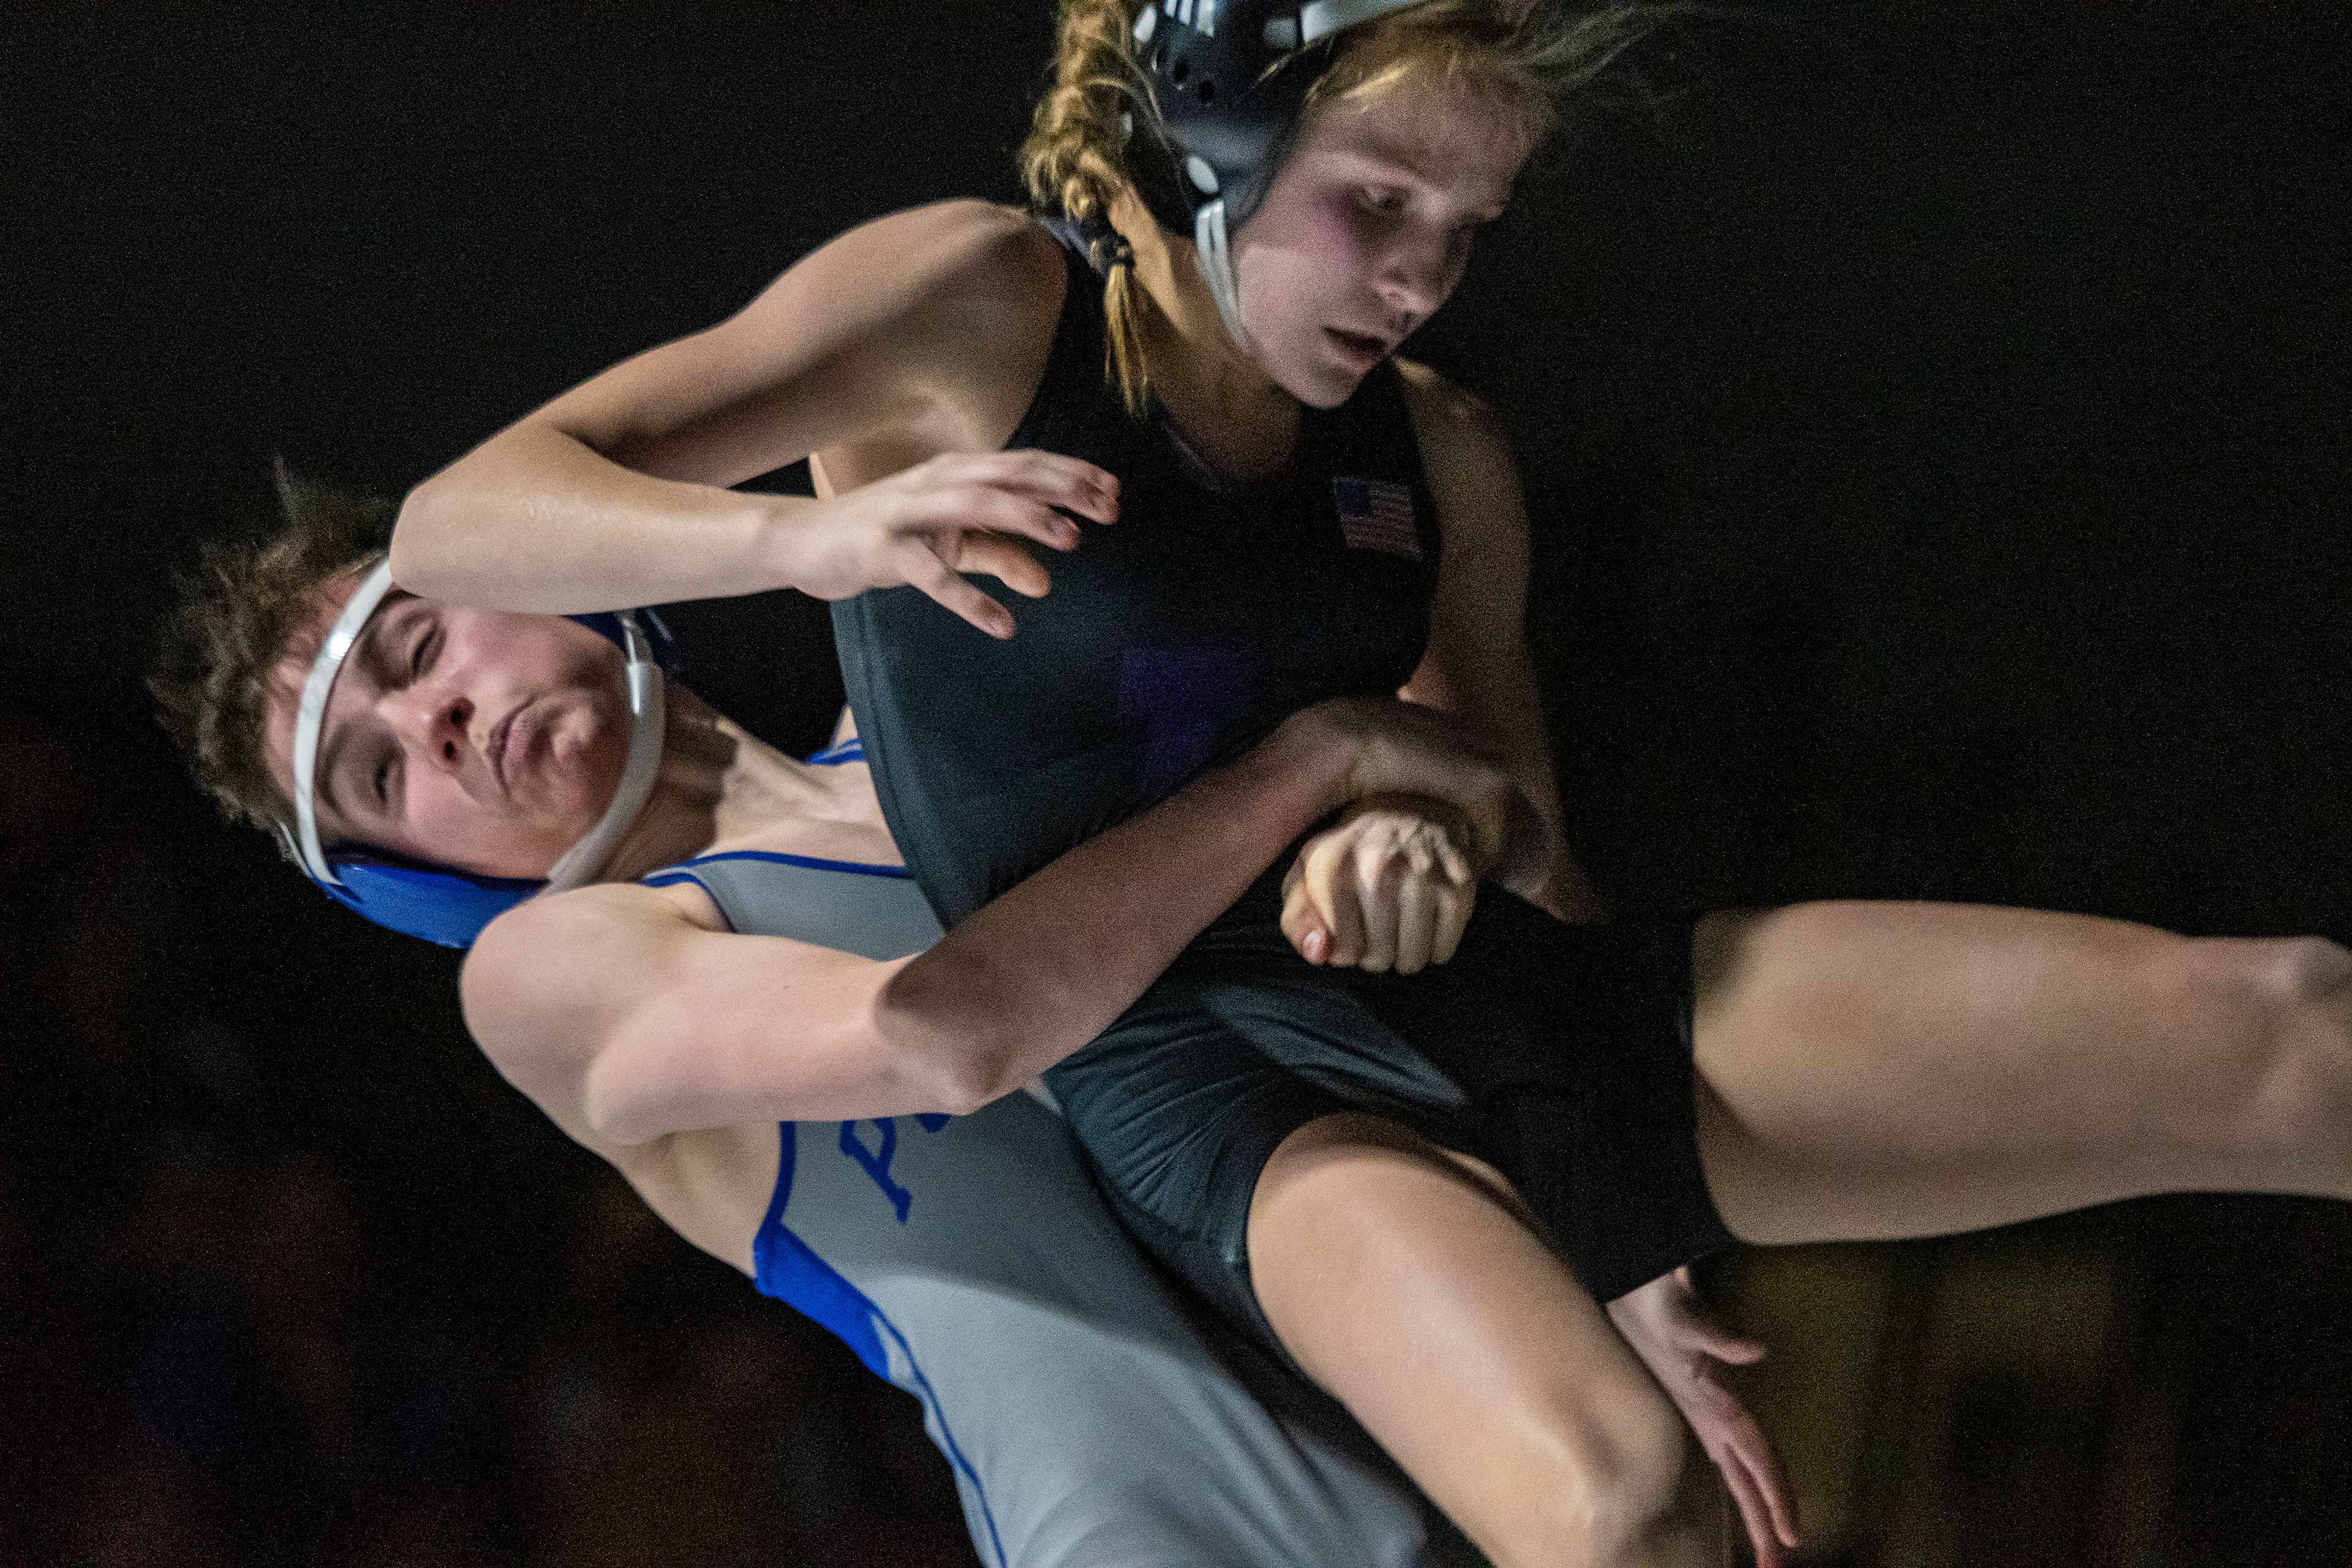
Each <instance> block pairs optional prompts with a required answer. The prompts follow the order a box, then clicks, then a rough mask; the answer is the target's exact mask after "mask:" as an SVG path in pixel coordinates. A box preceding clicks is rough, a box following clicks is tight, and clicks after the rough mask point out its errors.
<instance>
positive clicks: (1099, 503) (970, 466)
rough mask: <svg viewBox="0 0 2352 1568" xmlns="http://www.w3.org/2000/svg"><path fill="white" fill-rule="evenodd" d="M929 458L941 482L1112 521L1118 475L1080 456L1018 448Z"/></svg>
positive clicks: (1090, 518)
mask: <svg viewBox="0 0 2352 1568" xmlns="http://www.w3.org/2000/svg"><path fill="white" fill-rule="evenodd" d="M932 460H933V462H934V463H936V464H937V465H938V467H939V472H938V475H937V477H938V479H940V480H941V481H942V482H947V483H953V484H959V485H982V486H986V487H987V488H989V489H995V490H1001V491H1004V492H1007V493H1010V494H1013V495H1017V496H1021V497H1024V498H1025V499H1026V500H1031V501H1034V502H1037V503H1040V504H1042V505H1044V506H1046V507H1061V508H1064V509H1065V510H1069V511H1073V512H1076V514H1077V515H1078V516H1080V517H1083V518H1087V519H1088V520H1089V521H1095V522H1116V521H1118V476H1117V475H1115V474H1113V473H1111V472H1110V471H1109V470H1108V469H1106V468H1097V467H1096V466H1095V465H1094V464H1092V463H1089V462H1086V461H1084V460H1083V459H1081V458H1068V457H1064V456H1063V455H1062V454H1060V453H1058V452H1041V451H1037V450H1034V449H1033V448H1023V449H1021V450H1017V451H1011V452H969V453H950V454H948V455H945V456H943V457H940V458H934V459H932Z"/></svg>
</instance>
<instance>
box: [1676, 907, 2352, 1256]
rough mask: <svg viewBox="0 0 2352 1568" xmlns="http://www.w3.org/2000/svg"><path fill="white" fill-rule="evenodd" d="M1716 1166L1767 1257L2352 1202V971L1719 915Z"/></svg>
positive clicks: (2047, 931) (2274, 949)
mask: <svg viewBox="0 0 2352 1568" xmlns="http://www.w3.org/2000/svg"><path fill="white" fill-rule="evenodd" d="M1696 970H1697V989H1698V999H1697V1009H1696V1030H1695V1033H1696V1050H1697V1060H1698V1070H1699V1079H1700V1083H1699V1091H1698V1127H1699V1149H1700V1156H1701V1159H1702V1161H1703V1162H1704V1163H1705V1166H1706V1175H1707V1181H1708V1184H1709V1185H1710V1186H1711V1187H1712V1188H1713V1189H1714V1192H1715V1195H1716V1201H1717V1204H1718V1205H1719V1206H1720V1207H1721V1209H1722V1211H1723V1215H1724V1219H1725V1222H1726V1223H1727V1224H1728V1225H1729V1226H1730V1227H1731V1229H1732V1231H1733V1232H1734V1233H1735V1234H1737V1235H1738V1236H1739V1237H1743V1238H1745V1239H1748V1240H1751V1241H1758V1242H1797V1241H1816V1240H1832V1239H1852V1238H1863V1237H1907V1236H1929V1235H1938V1234H1943V1233H1948V1232H1953V1231H1961V1230H1973V1229H1978V1228H1981V1227H1983V1226H1993V1225H2002V1224H2007V1223H2010V1222H2011V1221H2015V1220H2021V1219H2026V1218H2031V1217H2032V1216H2035V1215H2045V1214H2053V1213H2058V1212H2060V1211H2063V1210H2066V1209H2074V1208H2081V1207H2084V1206H2086V1205H2092V1204H2099V1203H2105V1202H2109V1201H2112V1200H2114V1199H2117V1198H2126V1197H2133V1196H2137V1195H2141V1194H2148V1193H2159V1192H2187V1191H2206V1190H2219V1191H2237V1192H2273V1193H2302V1194H2317V1195H2323V1196H2335V1197H2352V953H2347V952H2346V951H2345V950H2344V949H2343V948H2340V947H2338V946H2336V944H2334V943H2332V942H2324V941H2320V940H2318V939H2315V938H2305V939H2282V940H2268V941H2263V940H2238V939H2191V938H2188V937H2180V936H2174V935H2172V934H2170V933H2168V932H2165V931H2156V930H2153V929H2151V928H2149V927H2147V926H2137V925H2131V924H2127V923H2125V922H2123V921H2105V920H2095V919H2091V918H2089V917H2086V916H2081V915H2065V914H2052V913H2047V912H2043V911H2037V910H2004V909H1991V908H1985V907H1980V906H1971V905H1956V904H1901V903H1822V904H1802V905H1797V906H1794V907H1792V908H1789V909H1784V910H1769V911H1767V912H1763V913H1758V914H1742V915H1717V916H1710V917H1709V918H1708V919H1707V920H1706V921H1703V922H1702V923H1701V925H1700V927H1699V933H1698V937H1697V945H1696Z"/></svg>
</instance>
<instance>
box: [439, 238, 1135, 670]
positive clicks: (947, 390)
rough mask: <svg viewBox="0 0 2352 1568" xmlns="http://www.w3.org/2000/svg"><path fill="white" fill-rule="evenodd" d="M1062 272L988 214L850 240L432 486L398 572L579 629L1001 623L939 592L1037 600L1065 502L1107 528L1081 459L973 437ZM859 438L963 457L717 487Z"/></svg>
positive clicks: (1059, 537) (1032, 336) (908, 451)
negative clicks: (914, 593)
mask: <svg viewBox="0 0 2352 1568" xmlns="http://www.w3.org/2000/svg"><path fill="white" fill-rule="evenodd" d="M1061 267H1062V264H1061V262H1060V260H1059V258H1058V256H1057V255H1055V254H1053V253H1052V247H1051V242H1050V241H1047V240H1045V239H1044V238H1042V237H1040V236H1039V234H1038V232H1037V231H1036V229H1035V228H1034V226H1033V225H1031V224H1029V223H1028V222H1027V221H1026V220H1025V219H1024V218H1022V217H1021V216H1019V215H1018V214H1015V213H1013V212H1011V211H1009V210H1008V209H1004V208H1000V207H995V206H991V205H987V204H984V203H980V202H950V203H942V204H940V205H934V206H929V207H921V208H917V209H915V210H913V211H910V212H904V213H898V214H895V215H893V216H889V217H886V218H882V219H879V220H877V222H874V223H871V224H867V225H866V226H863V227H860V228H857V229H855V230H852V231H851V232H850V233H848V234H846V235H844V236H843V237H840V238H839V239H836V240H835V241H833V242H832V243H831V244H829V245H826V246H824V247H822V248H820V249H819V250H817V251H816V252H814V254H812V255H811V256H809V257H807V258H805V259H803V260H802V261H801V262H799V263H798V264H796V265H795V266H793V268H791V269H790V270H788V271H786V272H785V273H784V274H783V276H782V277H781V278H780V279H777V280H776V281H775V282H774V283H773V284H772V285H771V286H770V287H769V288H768V289H766V290H765V291H764V292H763V293H761V296H760V297H759V298H758V299H757V300H753V301H752V302H751V304H750V305H749V306H747V307H746V308H745V309H744V310H742V311H740V313H738V314H737V315H735V316H734V317H732V318H730V320H728V321H722V322H720V323H719V325H717V326H714V327H711V328H709V330H707V331H701V332H697V333H695V334H693V335H691V336H689V337H686V338H681V339H679V340H678V341H677V342H672V343H667V344H664V345H663V346H661V347H659V348H656V349H652V350H649V351H647V352H646V353H642V354H639V355H637V356H636V357H635V358H634V359H631V360H628V361H626V362H625V363H621V364H618V365H615V366H614V367H613V368H612V369H610V370H608V371H605V372H604V373H603V374H600V375H597V376H595V377H593V378H592V379H591V380H589V381H587V382H585V383H583V384H581V385H579V386H577V387H574V388H573V389H572V391H570V392H567V393H565V394H564V395H562V396H561V397H558V398H557V399H555V400H554V401H553V402H552V403H550V404H549V405H546V406H545V407H543V408H541V409H539V410H538V411H536V412H534V413H532V414H530V415H528V416H525V417H523V418H522V419H521V420H520V421H518V422H517V423H516V424H514V425H513V426H509V427H508V428H507V429H506V430H504V431H501V432H500V433H499V434H498V435H497V436H494V437H491V438H490V439H489V440H488V441H486V442H484V443H483V444H482V445H481V446H480V447H477V448H476V449H475V450H474V451H472V452H470V453H468V454H467V456H465V457H464V458H459V459H458V460H457V462H455V463H453V464H451V465H450V466H449V467H448V468H446V469H444V470H443V471H442V472H441V473H439V474H437V475H436V476H435V477H434V478H433V479H429V480H427V481H425V483H424V484H423V485H421V486H419V487H418V488H417V489H415V491H414V492H412V493H411V494H410V496H409V498H408V500H407V502H406V504H405V505H404V507H403V508H402V510H401V517H400V522H399V525H398V527H397V528H396V530H395V531H394V536H393V544H392V559H393V570H394V575H395V576H397V577H398V578H399V580H400V582H401V584H403V585H404V586H405V587H408V588H410V589H413V590H415V591H416V592H419V593H424V594H429V595H436V596H438V597H442V598H447V599H452V600H456V601H459V602H463V603H469V604H480V605H496V606H499V607H501V608H506V609H514V610H532V611H546V612H551V613H565V614H570V613H579V612H583V611H589V610H599V609H612V608H617V607H622V606H627V605H644V604H656V603H661V602H666V601H669V600H676V599H691V598H705V597H712V596H717V595H730V594H742V593H752V592H758V591H761V590H765V589H771V588H780V587H793V588H800V589H803V590H804V591H806V592H809V593H813V594H816V595H820V596H823V597H827V598H838V597H842V596H845V595H848V594H853V593H856V592H858V591H860V590H862V589H864V588H866V587H868V586H876V585H883V584H887V583H891V582H911V583H914V584H915V585H917V586H919V587H923V588H925V589H926V591H935V590H936V591H937V592H938V593H939V595H940V596H942V598H943V602H947V603H949V605H950V608H954V609H957V610H958V611H959V613H965V614H968V615H970V616H977V617H979V618H980V619H982V620H983V621H986V620H990V619H992V616H991V612H990V610H989V609H988V608H986V607H984V606H983V605H981V604H978V603H976V602H975V601H977V600H978V599H979V598H980V595H978V593H977V590H973V589H971V588H970V585H969V584H961V581H960V580H957V581H956V582H954V583H952V584H950V583H949V582H947V581H944V580H943V579H944V578H948V577H952V574H954V573H955V572H959V571H982V572H991V573H993V574H996V575H998V576H1000V577H1003V579H1004V580H1005V581H1006V582H1007V583H1009V584H1013V586H1014V587H1016V588H1019V589H1021V590H1022V591H1024V592H1033V593H1034V592H1041V591H1042V590H1043V587H1044V577H1043V574H1042V572H1040V571H1039V570H1038V569H1037V568H1036V566H1035V564H1034V561H1032V560H1031V559H1030V557H1029V556H1028V555H1027V553H1026V552H1024V551H1023V550H1022V549H1021V548H1020V547H1019V546H1018V545H1017V544H1015V543H1013V538H1028V539H1032V540H1035V541H1036V542H1041V543H1045V544H1049V545H1055V546H1064V547H1066V545H1067V544H1068V543H1069V542H1074V541H1075V538H1076V535H1075V531H1073V530H1071V529H1070V527H1069V525H1068V524H1067V523H1066V521H1063V520H1061V519H1060V518H1057V517H1056V516H1055V514H1054V512H1053V510H1051V509H1052V508H1054V507H1056V506H1062V507H1067V508H1068V509H1069V510H1073V511H1075V512H1077V513H1078V514H1079V515H1082V516H1088V517H1093V518H1095V519H1096V520H1097V521H1109V517H1110V515H1113V513H1114V512H1115V507H1114V508H1112V509H1111V510H1105V508H1104V506H1103V504H1102V496H1101V494H1100V493H1099V490H1100V487H1099V485H1098V484H1097V482H1096V480H1095V479H1093V478H1089V476H1094V475H1097V474H1098V470H1095V469H1093V468H1091V466H1090V465H1086V464H1080V463H1076V462H1074V461H1072V460H1070V459H1067V458H1045V457H1044V456H1043V455H1035V454H1005V453H998V452H992V451H986V450H985V448H986V447H990V446H992V445H993V444H994V443H995V441H1000V440H1001V439H1002V437H1003V432H991V431H986V430H982V429H981V428H979V426H981V425H984V424H986V423H987V415H988V410H989V407H990V393H991V391H992V389H993V388H994V387H996V386H997V385H998V384H999V383H1007V384H1025V383H1023V382H1022V380H1021V378H1022V376H1023V375H1024V370H1025V369H1026V368H1027V367H1024V366H1023V365H1021V364H1018V363H1010V362H1013V361H1018V360H1020V359H1021V357H1022V354H1023V353H1024V352H1034V355H1035V356H1036V358H1037V359H1038V361H1039V363H1040V365H1042V363H1043V356H1044V354H1045V349H1046V345H1047V342H1048V341H1049V338H1050V332H1051V326H1052V320H1053V312H1054V310H1055V306H1056V305H1057V303H1058V299H1059V279H1060V277H1061ZM1007 344H1013V345H1026V347H1025V348H1024V347H1015V348H1014V349H1013V350H1012V351H1011V352H1009V353H1008V350H1007V347H1006V345H1007ZM1029 379H1034V376H1031V377H1029ZM1015 417H1017V410H1016V411H1015ZM846 441H864V442H869V443H881V444H885V445H887V447H889V448H890V449H891V450H892V451H893V452H894V453H902V454H903V455H904V456H905V458H906V459H907V462H908V465H910V466H916V467H918V468H919V467H920V466H922V464H923V460H924V459H926V458H936V457H940V456H941V455H943V454H964V456H962V457H961V458H960V459H957V460H948V461H946V462H945V466H944V468H940V470H939V471H936V472H931V473H929V474H928V475H927V476H924V478H925V480H926V482H924V483H919V484H917V483H912V482H911V480H910V482H909V484H907V485H901V486H900V487H899V489H898V490H897V491H885V492H884V493H883V494H882V495H880V496H879V497H876V496H866V497H865V498H864V499H863V500H856V499H854V498H851V497H844V498H840V500H835V501H819V500H809V499H806V498H803V497H798V496H770V495H753V494H747V493H743V492H739V491H734V490H731V489H727V488H726V487H728V486H730V485H735V484H740V483H741V482H742V481H743V480H745V479H751V478H754V477H756V476H758V475H760V474H762V473H766V472H768V471H770V470H772V469H774V468H781V467H782V466H784V465H786V464H788V463H793V462H797V461H799V460H800V459H801V458H805V457H807V456H809V455H810V454H811V453H813V452H816V451H819V450H821V449H823V448H825V447H830V446H833V445H835V444H837V443H841V442H846ZM1024 458H1025V459H1027V460H1025V461H1024V460H1021V459H1024ZM869 488H873V489H879V488H880V487H869ZM910 490H911V492H912V493H902V492H908V491H910ZM894 505H895V510H892V507H893V506H894ZM877 506H880V507H881V508H882V510H884V511H885V512H886V513H887V515H882V516H877V515H876V513H877ZM1007 536H1011V537H1007ZM918 552H919V553H918ZM925 557H928V561H927V560H926V559H925ZM959 588H961V589H962V590H963V593H962V594H961V595H959V594H958V592H957V590H958V589H959ZM985 629H994V630H1000V631H1002V630H1003V629H1009V628H1008V627H1005V626H993V625H992V626H987V627H986V628H985Z"/></svg>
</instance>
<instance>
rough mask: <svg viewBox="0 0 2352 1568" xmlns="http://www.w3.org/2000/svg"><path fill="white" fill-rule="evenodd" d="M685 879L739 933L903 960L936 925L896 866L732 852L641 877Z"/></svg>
mask: <svg viewBox="0 0 2352 1568" xmlns="http://www.w3.org/2000/svg"><path fill="white" fill-rule="evenodd" d="M680 882H691V883H693V884H694V885H695V886H696V887H698V888H700V889H702V890H703V891H704V892H705V893H707V894H709V896H710V901H711V902H712V903H714V904H717V905H718V906H719V914H720V916H721V917H722V918H724V919H725V921H727V925H728V928H729V929H730V930H731V931H737V932H740V933H741V934H743V935H746V936H781V937H790V938H791V939H792V940H793V941H794V942H808V943H810V944H811V945H813V946H816V947H829V948H832V949H834V950H835V951H836V952H854V953H856V954H858V955H859V956H860V957H863V958H873V959H891V958H905V957H907V956H908V954H910V953H917V952H922V951H923V949H925V948H927V947H929V946H930V945H931V944H932V943H933V942H937V941H939V940H940V923H939V921H938V919H937V918H936V917H935V916H933V915H932V913H931V909H930V906H929V904H927V903H925V902H924V901H923V895H922V892H921V889H918V888H917V887H916V886H915V884H914V881H913V880H912V879H910V878H909V877H908V875H907V868H905V867H903V866H877V865H868V864H866V863H864V862H862V861H856V860H827V859H822V858H818V857H816V856H813V855H785V854H780V853H777V852H775V851H772V850H763V849H738V850H732V851H729V852H727V853H723V854H719V855H703V856H698V857H697V858H694V859H692V860H682V861H680V862H678V863H677V865H675V866H667V867H665V868H662V869H661V870H658V871H656V872H654V873H653V874H652V875H651V876H649V877H646V879H645V884H646V886H647V887H649V888H667V887H673V886H675V885H677V883H680Z"/></svg>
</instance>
